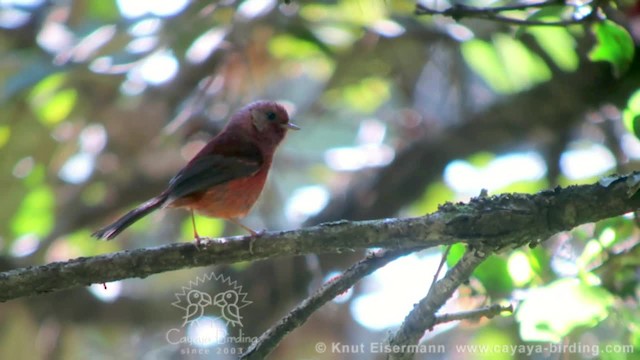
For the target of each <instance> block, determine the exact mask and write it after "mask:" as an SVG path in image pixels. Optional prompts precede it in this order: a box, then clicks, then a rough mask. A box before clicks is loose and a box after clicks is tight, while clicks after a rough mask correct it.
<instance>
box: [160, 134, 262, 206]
mask: <svg viewBox="0 0 640 360" xmlns="http://www.w3.org/2000/svg"><path fill="white" fill-rule="evenodd" d="M262 163H263V161H262V155H261V153H260V150H259V149H258V148H257V147H256V146H255V145H252V144H250V143H246V144H243V150H242V151H233V152H232V153H227V154H198V155H196V157H194V158H193V160H191V162H189V164H187V166H185V167H184V169H182V170H181V171H180V172H179V173H178V174H177V175H176V176H174V178H173V179H171V181H170V182H169V189H168V194H169V197H170V198H171V199H177V198H181V197H184V196H188V195H191V194H194V193H198V192H200V191H205V190H207V189H209V188H211V187H212V186H215V185H219V184H223V183H225V182H228V181H231V180H234V179H239V178H243V177H246V176H250V175H252V174H254V173H256V172H257V171H258V170H259V169H260V166H261V165H262Z"/></svg>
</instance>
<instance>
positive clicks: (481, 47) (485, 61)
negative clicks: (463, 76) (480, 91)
mask: <svg viewBox="0 0 640 360" xmlns="http://www.w3.org/2000/svg"><path fill="white" fill-rule="evenodd" d="M460 50H461V51H462V56H463V57H464V59H465V61H466V62H467V64H469V67H471V68H472V69H473V71H475V72H476V73H478V75H480V76H481V77H482V78H483V79H484V80H485V81H486V82H487V83H488V84H489V86H491V88H493V90H495V91H496V92H499V93H509V92H512V91H513V89H512V86H511V82H510V81H509V76H508V74H507V72H506V70H505V68H504V66H503V64H502V62H501V61H500V57H499V56H498V52H497V51H496V49H495V47H494V46H493V45H491V44H490V43H488V42H486V41H483V40H478V39H474V40H469V41H467V42H465V43H463V44H462V46H461V49H460Z"/></svg>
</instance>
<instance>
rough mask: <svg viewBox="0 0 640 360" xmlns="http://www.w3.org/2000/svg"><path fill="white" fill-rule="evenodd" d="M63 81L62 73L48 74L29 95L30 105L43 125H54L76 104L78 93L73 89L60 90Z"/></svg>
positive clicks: (67, 114)
mask: <svg viewBox="0 0 640 360" xmlns="http://www.w3.org/2000/svg"><path fill="white" fill-rule="evenodd" d="M65 81H66V76H65V74H64V73H57V74H53V75H49V76H47V77H46V78H44V79H43V80H42V81H40V82H39V83H38V84H37V85H36V86H35V87H34V88H33V90H32V91H31V94H30V95H29V100H30V103H31V107H32V108H33V110H34V112H35V113H36V114H37V115H38V118H39V119H40V121H41V122H42V123H44V124H45V125H55V124H57V123H59V122H60V121H62V120H64V119H65V118H66V117H67V116H69V114H70V113H71V110H73V107H74V106H75V104H76V99H77V96H78V93H77V91H76V90H75V89H64V90H60V88H61V87H62V86H63V85H64V83H65Z"/></svg>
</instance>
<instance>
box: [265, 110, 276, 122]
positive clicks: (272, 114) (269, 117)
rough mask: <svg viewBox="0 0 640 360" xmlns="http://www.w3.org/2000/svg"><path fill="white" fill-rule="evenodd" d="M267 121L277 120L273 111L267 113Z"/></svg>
mask: <svg viewBox="0 0 640 360" xmlns="http://www.w3.org/2000/svg"><path fill="white" fill-rule="evenodd" d="M267 119H269V120H271V121H273V120H275V119H276V113H274V112H273V111H269V112H268V113H267Z"/></svg>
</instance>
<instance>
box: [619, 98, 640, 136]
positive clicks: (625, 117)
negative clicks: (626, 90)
mask: <svg viewBox="0 0 640 360" xmlns="http://www.w3.org/2000/svg"><path fill="white" fill-rule="evenodd" d="M622 121H623V123H624V127H625V128H626V129H627V131H629V132H630V133H632V134H633V135H635V137H636V138H638V139H640V90H636V92H634V93H633V95H631V97H629V100H628V101H627V107H626V108H625V109H624V110H623V111H622Z"/></svg>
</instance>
